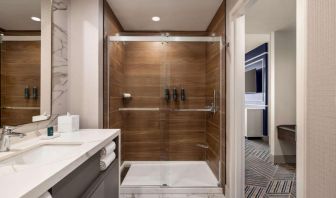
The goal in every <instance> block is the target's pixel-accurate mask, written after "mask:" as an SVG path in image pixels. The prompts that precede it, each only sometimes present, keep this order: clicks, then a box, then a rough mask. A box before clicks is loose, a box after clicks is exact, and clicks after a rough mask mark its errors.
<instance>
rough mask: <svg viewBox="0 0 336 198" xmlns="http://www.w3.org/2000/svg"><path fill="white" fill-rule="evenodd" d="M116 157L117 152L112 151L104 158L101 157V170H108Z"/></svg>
mask: <svg viewBox="0 0 336 198" xmlns="http://www.w3.org/2000/svg"><path fill="white" fill-rule="evenodd" d="M115 158H116V154H115V153H114V152H112V153H111V154H109V155H106V156H105V157H103V158H100V170H102V171H103V170H106V169H107V167H109V166H110V164H111V163H112V162H113V160H114V159H115Z"/></svg>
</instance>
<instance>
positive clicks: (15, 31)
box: [0, 0, 51, 127]
mask: <svg viewBox="0 0 336 198" xmlns="http://www.w3.org/2000/svg"><path fill="white" fill-rule="evenodd" d="M0 49H1V51H0V53H1V54H0V70H1V76H0V83H1V86H0V93H1V100H0V107H1V109H0V125H1V127H2V126H4V125H11V126H15V125H22V124H26V123H31V122H33V121H34V122H35V121H42V120H47V119H49V117H50V114H51V1H50V0H29V1H22V0H1V1H0Z"/></svg>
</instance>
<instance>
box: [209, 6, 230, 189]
mask: <svg viewBox="0 0 336 198" xmlns="http://www.w3.org/2000/svg"><path fill="white" fill-rule="evenodd" d="M208 33H209V34H213V33H214V34H215V35H216V36H222V38H223V40H224V39H225V2H223V3H222V5H221V6H220V7H219V9H218V11H217V13H216V15H215V17H214V19H213V20H212V22H211V24H210V25H209V27H208ZM223 50H225V49H223ZM220 53H222V54H225V52H224V51H222V52H221V51H220V45H219V44H218V43H216V44H211V43H209V44H207V64H206V99H207V101H208V103H209V102H210V101H211V100H212V99H213V91H214V90H215V91H216V94H217V96H219V97H218V100H217V105H218V106H219V107H220V108H219V112H218V113H216V114H215V115H214V116H207V119H206V141H207V144H208V145H209V149H208V150H207V155H206V156H207V161H208V163H209V166H210V167H211V169H212V171H213V172H214V173H215V175H216V176H217V177H218V176H219V177H221V182H222V184H223V185H224V184H225V177H226V175H225V157H226V149H225V143H226V140H225V131H226V130H225V127H226V126H225V56H224V55H223V56H220ZM221 58H222V60H221ZM221 62H222V65H221ZM220 169H221V171H220ZM219 173H221V175H219Z"/></svg>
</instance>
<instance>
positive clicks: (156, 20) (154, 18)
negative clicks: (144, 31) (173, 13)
mask: <svg viewBox="0 0 336 198" xmlns="http://www.w3.org/2000/svg"><path fill="white" fill-rule="evenodd" d="M152 21H155V22H158V21H160V17H158V16H153V17H152Z"/></svg>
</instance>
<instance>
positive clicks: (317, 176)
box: [298, 0, 336, 198]
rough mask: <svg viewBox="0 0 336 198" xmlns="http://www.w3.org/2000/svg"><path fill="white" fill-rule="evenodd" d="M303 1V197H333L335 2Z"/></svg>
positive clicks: (335, 156)
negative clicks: (305, 18)
mask: <svg viewBox="0 0 336 198" xmlns="http://www.w3.org/2000/svg"><path fill="white" fill-rule="evenodd" d="M306 2H307V7H306V8H307V10H306V12H307V15H308V21H307V32H306V34H307V37H306V39H307V40H305V41H306V43H305V45H306V47H307V48H306V50H307V51H306V52H307V54H306V56H305V58H306V64H307V65H306V69H307V70H306V79H305V80H306V82H307V84H306V89H307V92H306V98H305V101H301V102H303V104H305V105H306V107H305V108H306V117H305V119H306V125H305V128H302V129H303V130H304V129H305V131H304V134H303V135H304V136H303V137H305V142H303V144H304V148H305V149H306V151H305V152H304V153H303V154H304V156H305V157H306V159H305V162H304V164H305V167H306V172H305V173H306V181H307V185H306V197H307V198H313V197H335V195H336V188H335V184H336V168H335V164H336V144H335V142H336V141H335V140H336V124H335V123H336V122H335V118H336V81H335V76H336V66H335V65H336V56H335V53H336V47H335V43H336V23H335V18H336V12H335V10H336V1H334V0H307V1H306ZM298 17H299V15H298ZM304 102H305V103H304ZM300 127H301V126H300ZM300 129H301V128H300Z"/></svg>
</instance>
